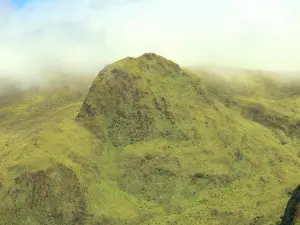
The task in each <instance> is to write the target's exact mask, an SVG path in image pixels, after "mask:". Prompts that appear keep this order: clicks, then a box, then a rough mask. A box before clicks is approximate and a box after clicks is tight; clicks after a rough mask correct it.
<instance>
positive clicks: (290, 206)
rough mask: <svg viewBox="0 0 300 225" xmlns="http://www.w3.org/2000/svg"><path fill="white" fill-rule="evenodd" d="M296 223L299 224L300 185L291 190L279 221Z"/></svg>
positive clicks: (292, 224) (282, 224) (286, 223)
mask: <svg viewBox="0 0 300 225" xmlns="http://www.w3.org/2000/svg"><path fill="white" fill-rule="evenodd" d="M298 224H300V185H299V186H298V187H297V188H296V189H295V190H294V191H293V193H292V196H291V198H290V200H289V201H288V203H287V206H286V208H285V213H284V216H283V218H282V221H281V225H298Z"/></svg>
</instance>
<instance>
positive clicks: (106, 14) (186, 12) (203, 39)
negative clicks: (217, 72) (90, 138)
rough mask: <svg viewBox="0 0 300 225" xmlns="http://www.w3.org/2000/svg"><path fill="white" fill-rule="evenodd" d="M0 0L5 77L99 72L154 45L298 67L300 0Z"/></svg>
mask: <svg viewBox="0 0 300 225" xmlns="http://www.w3.org/2000/svg"><path fill="white" fill-rule="evenodd" d="M23 2H24V4H23V5H20V4H19V5H13V4H12V3H11V2H9V1H3V0H2V1H1V2H0V30H1V32H0V81H1V79H2V80H3V79H5V78H14V79H16V80H18V81H21V82H22V83H24V84H25V83H27V84H30V83H33V82H41V81H43V80H45V77H47V74H51V73H67V74H74V75H86V76H96V74H97V73H98V71H99V70H101V69H102V67H103V66H105V65H106V64H109V63H112V62H113V61H116V60H118V59H120V58H123V57H127V56H133V57H136V56H139V55H141V54H143V53H145V52H155V53H157V54H160V55H162V56H164V57H167V58H169V59H172V60H174V61H176V62H177V63H179V64H180V65H182V66H191V65H193V66H195V65H200V64H217V65H228V66H233V67H239V68H241V67H242V68H251V69H262V70H273V71H274V70H276V71H277V70H278V71H298V70H299V71H300V63H299V61H300V41H299V40H300V26H299V25H300V2H299V1H297V0H285V1H283V0H282V1H280V0H260V1H259V0H248V1H247V0H227V1H224V0H211V1H208V0H206V1H204V0H185V1H182V0H163V1H162V0H44V1H42V0H27V1H24V0H23Z"/></svg>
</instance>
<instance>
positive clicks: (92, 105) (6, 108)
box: [0, 54, 300, 225]
mask: <svg viewBox="0 0 300 225" xmlns="http://www.w3.org/2000/svg"><path fill="white" fill-rule="evenodd" d="M249 73H250V72H249ZM68 82H70V84H69V85H62V86H59V87H55V88H53V89H49V90H43V91H36V92H33V93H30V94H28V96H26V97H24V96H25V95H24V94H23V95H22V98H21V99H20V98H11V99H10V100H9V101H3V103H1V105H0V118H1V120H0V135H1V136H0V137H1V138H0V159H1V164H0V183H1V185H0V187H1V188H0V198H1V202H2V204H1V207H0V215H1V220H0V224H18V225H19V224H20V225H23V224H51V225H52V224H78V225H79V224H92V225H97V224H128V225H129V224H130V225H131V224H133V225H134V224H145V225H146V224H191V225H192V224H197V225H198V224H212V225H213V224H224V225H225V224H266V225H267V224H268V225H270V224H276V223H278V221H279V220H280V216H282V215H283V213H284V209H285V206H286V203H287V201H288V199H289V198H290V196H289V193H290V190H293V189H294V188H295V187H296V186H297V185H298V184H299V173H298V171H299V169H298V168H299V165H300V159H299V155H300V154H299V149H300V148H299V147H300V143H299V131H298V127H299V124H300V123H299V121H300V117H299V115H300V114H299V112H300V98H299V95H298V93H297V91H298V90H299V89H297V88H296V86H295V85H296V82H294V83H293V85H294V86H293V88H291V89H289V87H290V86H291V85H290V84H286V83H282V82H281V81H279V80H277V79H273V78H270V77H268V76H264V75H263V74H259V75H257V74H255V73H253V74H250V75H248V76H247V75H243V76H240V77H238V79H236V77H234V76H232V77H231V78H230V77H222V76H215V77H213V76H210V75H209V74H205V73H203V72H199V71H196V70H194V71H193V72H191V71H189V70H188V69H185V70H183V69H182V68H180V67H179V66H178V65H177V64H175V63H174V62H172V61H169V60H166V59H165V58H163V57H160V56H157V55H155V54H145V55H143V56H141V57H138V58H130V57H129V58H125V59H122V60H120V61H118V62H115V63H113V64H111V65H109V66H107V67H105V68H104V69H103V70H102V71H101V72H100V73H99V75H98V76H97V77H96V79H95V80H94V82H93V84H92V85H91V88H90V89H88V88H89V86H90V81H87V82H86V84H84V85H83V86H80V87H81V89H80V91H78V90H79V89H78V88H77V85H78V83H76V85H74V81H72V80H68ZM71 86H72V87H71ZM278 87H280V88H278ZM18 96H19V95H18Z"/></svg>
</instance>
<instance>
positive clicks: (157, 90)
mask: <svg viewBox="0 0 300 225" xmlns="http://www.w3.org/2000/svg"><path fill="white" fill-rule="evenodd" d="M180 86H184V87H182V88H184V89H188V90H189V92H190V93H191V95H190V97H191V98H193V99H194V100H197V98H198V95H203V96H204V95H205V93H204V90H202V88H201V86H200V82H199V80H197V79H196V77H194V76H192V75H189V74H186V73H185V72H184V71H183V70H182V69H181V68H180V67H179V65H177V64H176V63H174V62H172V61H170V60H167V59H165V58H163V57H161V56H158V55H156V54H154V53H147V54H144V55H142V56H140V57H138V58H131V57H128V58H125V59H122V60H120V61H118V62H115V63H113V64H111V65H109V66H107V67H105V68H104V69H103V70H102V71H101V72H100V73H99V75H98V77H97V78H96V79H95V81H94V83H93V84H92V87H91V89H90V91H89V93H88V95H87V97H86V99H85V100H84V102H83V105H82V107H81V110H80V113H79V114H78V117H77V119H78V121H82V122H83V123H84V124H85V125H86V127H87V128H88V129H90V130H91V131H92V132H93V133H94V134H95V135H97V136H98V137H99V138H100V139H102V140H104V141H107V142H110V143H112V144H113V145H115V146H124V145H128V144H132V143H136V142H138V141H141V140H149V139H153V138H158V137H161V136H164V137H165V136H166V137H168V138H173V139H178V138H179V139H189V138H195V137H196V136H197V134H196V133H197V131H196V130H194V131H190V133H193V134H187V133H186V131H184V130H182V129H181V128H180V127H179V126H180V121H179V120H178V119H177V118H176V115H175V114H176V110H177V109H179V108H189V107H190V105H189V104H188V103H187V102H185V101H184V99H185V98H186V96H184V95H183V94H182V93H180V92H181V91H183V89H181V88H180ZM174 98H177V102H178V101H180V100H181V102H180V104H181V105H180V106H179V105H178V106H176V105H174V103H176V101H175V102H174V100H173V99H174ZM182 116H183V117H184V119H185V120H187V121H192V119H191V118H190V115H189V112H188V111H186V112H184V113H183V115H182Z"/></svg>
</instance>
